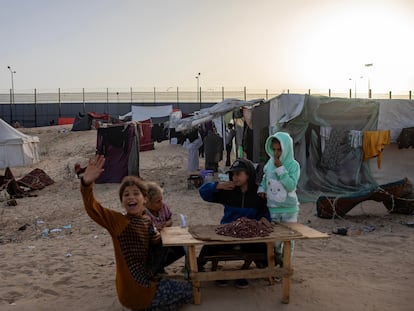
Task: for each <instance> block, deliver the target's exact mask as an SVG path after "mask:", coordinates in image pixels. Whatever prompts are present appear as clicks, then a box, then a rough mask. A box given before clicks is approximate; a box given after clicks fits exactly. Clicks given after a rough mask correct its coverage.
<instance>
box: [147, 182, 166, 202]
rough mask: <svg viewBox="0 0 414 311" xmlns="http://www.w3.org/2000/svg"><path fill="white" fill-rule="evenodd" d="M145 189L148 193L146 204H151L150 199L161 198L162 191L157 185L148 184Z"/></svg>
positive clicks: (153, 183)
mask: <svg viewBox="0 0 414 311" xmlns="http://www.w3.org/2000/svg"><path fill="white" fill-rule="evenodd" d="M147 187H148V192H147V199H148V203H149V202H151V201H152V199H154V198H156V197H160V196H162V194H163V190H162V188H161V187H160V186H159V185H158V184H157V183H155V182H148V183H147Z"/></svg>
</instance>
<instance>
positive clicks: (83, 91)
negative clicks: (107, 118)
mask: <svg viewBox="0 0 414 311" xmlns="http://www.w3.org/2000/svg"><path fill="white" fill-rule="evenodd" d="M82 103H83V113H85V112H86V105H85V88H84V87H83V88H82Z"/></svg>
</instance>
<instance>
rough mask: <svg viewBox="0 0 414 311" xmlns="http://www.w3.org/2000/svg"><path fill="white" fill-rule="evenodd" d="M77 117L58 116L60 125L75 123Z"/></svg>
mask: <svg viewBox="0 0 414 311" xmlns="http://www.w3.org/2000/svg"><path fill="white" fill-rule="evenodd" d="M74 121H75V118H58V125H66V124H73V122H74Z"/></svg>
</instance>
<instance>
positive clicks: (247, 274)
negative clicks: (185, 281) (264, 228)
mask: <svg viewBox="0 0 414 311" xmlns="http://www.w3.org/2000/svg"><path fill="white" fill-rule="evenodd" d="M274 229H275V230H274V232H273V233H272V234H271V235H269V236H267V237H265V238H257V239H238V238H228V239H227V240H226V241H216V240H208V241H206V240H199V239H195V238H194V237H193V236H192V235H191V234H190V233H189V231H188V228H181V227H166V228H164V229H162V231H161V238H162V242H163V245H164V246H186V247H187V249H188V251H187V260H188V264H189V268H190V275H189V276H190V280H191V283H192V285H193V291H194V292H193V293H194V303H195V304H200V302H201V299H200V282H201V281H213V280H232V279H242V278H245V279H249V278H265V277H268V278H269V279H271V280H272V279H273V277H275V276H280V277H283V283H282V286H283V298H282V303H289V295H290V276H291V275H292V274H293V270H292V262H291V252H290V251H285V252H283V253H284V255H283V268H280V267H277V268H276V267H275V257H274V242H275V241H279V242H283V244H284V249H285V250H290V247H291V241H292V240H304V239H324V238H329V235H327V234H326V233H322V232H319V231H317V230H315V229H312V228H310V227H307V226H305V225H303V224H299V223H284V224H275V227H274ZM226 238H227V237H226ZM244 243H266V245H267V262H268V265H267V267H266V268H264V269H257V268H255V269H249V270H235V271H203V272H198V268H197V256H196V250H195V248H196V246H203V245H214V244H244Z"/></svg>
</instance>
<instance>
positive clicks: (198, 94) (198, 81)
mask: <svg viewBox="0 0 414 311" xmlns="http://www.w3.org/2000/svg"><path fill="white" fill-rule="evenodd" d="M200 76H201V73H200V72H199V73H198V74H197V75H196V76H195V78H196V79H197V101H198V102H200V99H201V98H200Z"/></svg>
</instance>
